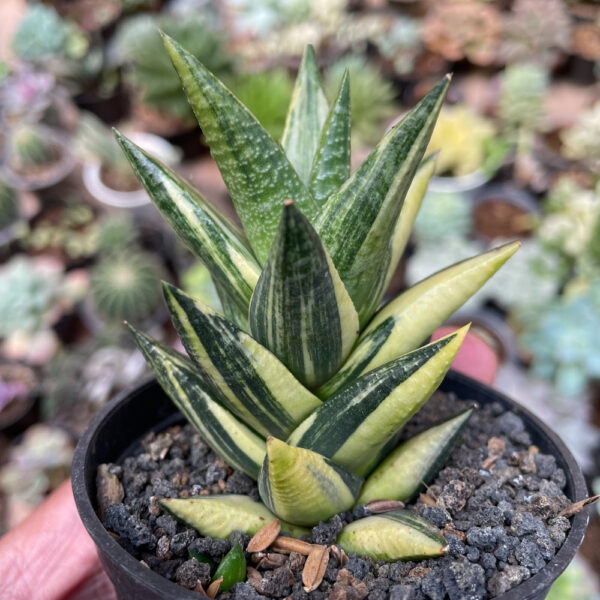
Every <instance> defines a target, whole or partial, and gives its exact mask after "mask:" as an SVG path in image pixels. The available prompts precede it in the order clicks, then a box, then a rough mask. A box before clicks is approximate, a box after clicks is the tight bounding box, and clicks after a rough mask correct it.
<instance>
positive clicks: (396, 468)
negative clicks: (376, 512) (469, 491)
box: [259, 408, 475, 504]
mask: <svg viewBox="0 0 600 600" xmlns="http://www.w3.org/2000/svg"><path fill="white" fill-rule="evenodd" d="M474 410H475V409H474V408H468V409H466V410H464V411H462V412H460V413H459V414H458V415H455V416H454V417H452V418H451V419H447V420H445V421H443V422H441V423H436V424H435V425H434V426H433V427H430V428H429V429H426V430H425V431H422V432H421V433H419V434H418V435H416V436H414V437H412V438H410V439H409V440H407V441H405V442H403V443H402V444H400V445H399V446H398V447H397V448H396V449H395V450H394V451H393V452H391V453H390V454H389V455H388V456H387V457H386V458H385V460H384V461H383V462H382V463H381V464H380V465H379V466H378V467H377V468H376V469H375V471H373V473H371V475H369V478H368V479H367V481H366V482H365V485H364V487H363V489H362V491H361V493H360V497H359V498H358V500H357V502H356V503H357V504H365V503H367V502H371V501H372V500H381V499H384V498H385V499H387V500H401V501H402V502H408V501H409V500H412V499H413V498H414V497H415V496H416V495H417V494H418V493H419V492H420V491H421V490H422V489H423V488H424V485H423V484H425V485H427V484H429V483H430V482H431V480H432V479H433V478H434V477H435V476H436V475H437V474H438V472H439V470H440V469H441V468H442V467H443V466H444V463H445V462H446V461H447V460H448V458H449V457H450V454H451V453H452V450H453V448H454V446H455V445H456V443H457V442H458V441H459V440H460V437H461V434H462V432H463V430H464V428H465V427H466V425H467V423H468V421H469V419H470V418H471V415H472V414H473V411H474ZM259 477H260V475H259Z"/></svg>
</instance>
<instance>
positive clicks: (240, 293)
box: [115, 132, 260, 314]
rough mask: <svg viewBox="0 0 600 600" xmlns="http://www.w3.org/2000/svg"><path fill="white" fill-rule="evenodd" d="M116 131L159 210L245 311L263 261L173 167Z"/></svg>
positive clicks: (214, 278) (233, 226) (232, 298)
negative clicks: (259, 259)
mask: <svg viewBox="0 0 600 600" xmlns="http://www.w3.org/2000/svg"><path fill="white" fill-rule="evenodd" d="M115 134H116V136H117V141H118V142H119V144H120V145H121V148H122V149H123V151H124V153H125V156H126V157H127V159H128V160H129V162H130V163H131V166H132V167H133V170H134V171H135V174H136V175H137V177H138V179H139V180H140V181H141V183H142V184H143V185H144V187H145V188H146V190H147V192H148V195H149V196H150V198H152V201H153V202H154V204H155V205H156V207H157V208H158V210H159V211H160V212H161V213H162V215H163V216H164V218H165V219H166V220H167V221H168V222H169V223H170V225H171V227H173V229H174V230H175V232H176V233H177V235H178V236H179V237H180V238H181V240H182V241H183V242H184V243H185V244H186V246H187V247H188V248H189V249H190V250H191V251H192V252H193V253H194V254H195V255H196V256H197V257H198V258H199V259H200V260H201V261H202V262H203V263H204V264H205V265H206V267H207V268H208V270H209V271H210V274H211V277H212V278H213V281H215V283H216V285H218V286H219V287H220V288H221V289H223V290H224V293H226V294H227V297H228V298H229V299H230V301H231V302H232V303H233V304H235V306H236V307H238V309H239V310H241V311H242V312H246V314H247V312H248V306H249V303H250V298H251V297H252V292H253V291H254V286H255V285H256V282H257V281H258V277H259V275H260V266H259V265H258V263H257V261H256V259H255V258H254V255H253V253H252V250H250V248H249V247H248V245H247V242H246V240H245V238H244V236H243V234H242V233H241V231H240V230H239V229H238V228H237V227H236V226H235V225H234V224H233V223H232V222H231V221H230V220H229V219H228V218H227V217H226V216H225V215H224V214H223V213H221V212H220V211H219V210H218V209H217V208H216V207H215V206H213V205H211V204H210V203H209V202H207V201H206V200H205V199H204V198H203V197H202V195H201V194H200V193H199V192H198V191H196V190H195V189H193V188H192V187H191V186H190V185H188V184H187V183H186V182H185V181H183V180H182V179H181V178H180V177H179V176H178V175H177V174H176V173H175V172H174V171H172V170H171V169H169V168H168V167H166V166H165V165H163V164H162V163H161V162H160V161H158V160H157V159H155V158H152V156H150V155H149V154H148V153H147V152H145V151H144V150H142V149H141V148H140V147H139V146H136V145H135V144H134V143H133V142H131V141H130V140H128V139H127V138H126V137H125V136H123V135H121V134H120V133H119V132H116V133H115Z"/></svg>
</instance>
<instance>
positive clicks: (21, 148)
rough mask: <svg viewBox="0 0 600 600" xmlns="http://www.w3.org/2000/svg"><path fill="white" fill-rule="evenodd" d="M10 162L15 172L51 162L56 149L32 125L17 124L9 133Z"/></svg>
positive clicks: (54, 157) (25, 170)
mask: <svg viewBox="0 0 600 600" xmlns="http://www.w3.org/2000/svg"><path fill="white" fill-rule="evenodd" d="M9 135H10V137H9V146H10V150H9V152H10V162H11V167H12V169H13V170H14V171H16V172H27V171H28V170H29V169H31V168H35V167H41V166H44V165H47V164H50V163H52V162H53V161H54V160H55V159H56V158H57V149H56V147H55V146H54V144H53V143H52V142H51V141H48V140H47V139H46V138H45V136H44V135H43V134H42V133H41V132H40V131H38V129H37V128H36V127H35V126H34V125H28V124H24V123H22V124H19V125H17V126H15V128H14V129H13V130H12V131H11V133H10V134H9Z"/></svg>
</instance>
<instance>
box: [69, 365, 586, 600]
mask: <svg viewBox="0 0 600 600" xmlns="http://www.w3.org/2000/svg"><path fill="white" fill-rule="evenodd" d="M440 388H441V389H442V390H444V391H445V392H454V393H456V394H457V395H458V396H459V397H460V398H463V399H465V400H474V401H476V402H477V403H479V404H482V405H483V404H488V403H491V402H500V403H501V404H503V405H504V406H506V407H508V408H510V409H511V410H513V411H514V412H515V413H516V414H517V415H518V416H520V417H521V418H522V419H523V420H524V421H525V423H526V425H527V430H528V431H529V433H530V434H531V437H532V440H533V443H534V444H535V445H537V446H538V447H539V448H540V451H541V452H543V453H548V454H553V455H554V456H555V457H556V460H557V464H558V466H559V467H561V468H562V469H563V470H564V471H565V473H566V476H567V487H566V490H565V491H566V494H567V496H569V497H570V498H572V499H574V500H575V501H577V500H582V499H584V498H586V497H587V496H588V492H587V488H586V485H585V481H584V478H583V475H582V473H581V470H580V468H579V466H578V465H577V463H576V462H575V459H574V458H573V456H572V455H571V453H570V452H569V450H568V449H567V448H566V446H565V445H564V444H563V443H562V441H561V440H560V439H559V438H558V436H557V435H556V434H555V433H554V432H553V431H552V430H550V429H549V428H548V427H547V426H546V425H544V423H542V422H541V421H540V420H539V419H538V418H537V417H535V416H534V415H533V414H532V413H530V412H529V411H527V410H526V409H525V408H523V407H522V406H520V405H519V404H517V403H516V402H514V401H513V400H511V399H509V398H507V397H506V396H504V395H502V394H500V393H499V392H496V391H495V390H493V389H492V388H489V387H487V386H485V385H483V384H481V383H479V382H477V381H474V380H472V379H470V378H469V377H466V376H464V375H461V374H459V373H455V372H452V371H451V372H450V373H449V374H448V375H447V376H446V378H445V380H444V381H443V383H442V385H441V386H440ZM180 419H181V415H180V414H179V413H178V411H177V409H176V408H175V406H174V405H173V404H172V403H171V402H170V401H169V400H168V398H167V397H166V396H165V394H164V392H163V391H162V389H161V388H160V386H159V385H158V383H157V382H156V381H155V380H151V381H148V382H146V383H144V384H142V385H141V386H139V387H136V388H135V389H133V390H129V391H126V392H124V393H123V394H121V395H120V396H118V397H117V398H115V400H113V401H112V402H111V403H110V404H108V405H107V406H106V407H104V409H103V410H102V411H101V412H100V413H98V415H96V417H94V419H93V420H92V422H91V423H90V426H89V427H88V429H87V431H86V432H85V434H84V436H83V437H82V438H81V440H80V442H79V444H78V446H77V449H76V450H75V457H74V459H73V467H72V476H71V477H72V482H73V492H74V495H75V502H76V504H77V509H78V511H79V514H80V516H81V519H82V521H83V523H84V525H85V527H86V529H87V530H88V532H89V534H90V536H91V537H92V539H93V540H94V542H95V543H96V546H97V549H98V555H99V557H100V560H101V561H102V564H103V565H104V568H105V569H106V572H107V574H108V576H109V577H110V579H111V581H112V582H113V583H114V585H115V588H116V590H117V595H118V597H119V600H164V599H165V598H169V599H171V600H194V599H195V600H198V598H199V595H198V594H196V593H193V592H190V591H188V590H185V589H183V588H182V587H181V586H178V585H177V584H175V583H172V582H171V581H168V580H167V579H165V578H163V577H161V576H159V575H158V574H156V573H154V572H153V571H151V570H150V569H148V568H147V567H144V566H143V565H142V564H140V563H139V562H138V561H137V560H136V559H135V558H133V556H131V555H130V554H128V553H127V552H126V551H125V550H124V549H123V548H121V546H119V544H118V543H117V542H116V541H115V540H114V539H113V538H112V537H111V536H110V535H109V534H108V532H107V531H106V529H105V528H104V526H103V525H102V523H101V522H100V520H99V518H98V516H97V515H96V512H95V509H96V500H95V498H96V469H97V467H98V465H99V464H102V463H106V462H117V461H119V460H120V459H121V458H122V457H124V456H127V455H128V454H130V450H131V448H132V445H133V444H132V440H133V441H134V442H135V441H137V440H139V439H140V438H141V437H143V436H144V435H145V434H146V433H148V432H149V431H150V430H155V431H160V430H162V429H165V428H166V427H168V426H169V425H171V424H173V423H174V422H177V421H179V420H180ZM588 511H589V509H588V510H585V511H582V512H581V513H579V514H578V515H575V516H574V517H573V519H572V525H571V530H570V531H569V535H568V536H567V539H566V540H565V542H564V544H563V546H562V547H561V549H560V550H559V551H558V553H557V554H556V556H555V557H554V558H553V559H552V560H551V561H550V562H549V563H548V564H547V565H546V566H545V567H544V568H543V569H542V570H541V571H540V572H539V573H537V574H536V575H534V576H533V577H531V578H530V579H528V580H527V581H525V582H523V583H522V584H520V585H519V586H517V587H516V588H514V589H512V590H510V591H509V592H507V593H506V594H503V595H502V596H497V597H496V599H495V600H543V599H544V598H545V597H546V595H547V594H548V591H549V590H550V587H551V585H552V583H553V582H554V581H555V579H556V578H557V577H558V576H559V575H560V573H562V571H563V570H564V569H565V568H566V567H567V565H568V564H569V563H570V562H571V560H572V559H573V557H574V555H575V553H576V551H577V549H578V548H579V546H580V545H581V542H582V540H583V536H584V534H585V528H586V526H587V522H588V518H589V515H588Z"/></svg>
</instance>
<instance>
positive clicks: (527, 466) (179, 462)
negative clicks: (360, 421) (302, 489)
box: [103, 392, 570, 600]
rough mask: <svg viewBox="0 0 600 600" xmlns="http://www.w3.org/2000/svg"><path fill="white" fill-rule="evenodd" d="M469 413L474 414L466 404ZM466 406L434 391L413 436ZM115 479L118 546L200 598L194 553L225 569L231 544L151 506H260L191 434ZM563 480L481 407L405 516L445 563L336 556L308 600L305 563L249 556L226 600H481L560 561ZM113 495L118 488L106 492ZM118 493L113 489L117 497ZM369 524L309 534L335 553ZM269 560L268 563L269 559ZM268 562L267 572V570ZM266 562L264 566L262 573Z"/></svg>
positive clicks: (512, 423)
mask: <svg viewBox="0 0 600 600" xmlns="http://www.w3.org/2000/svg"><path fill="white" fill-rule="evenodd" d="M471 404H472V403H471ZM468 405H469V403H467V402H464V401H461V400H458V399H457V398H455V397H454V396H452V395H447V394H444V393H441V392H437V393H436V394H435V395H434V397H433V398H432V399H431V400H430V401H429V402H428V403H427V405H426V406H425V408H424V409H422V410H421V411H420V413H419V414H418V415H416V416H415V417H414V418H413V420H412V421H411V422H410V423H409V424H408V425H407V426H406V427H405V430H404V432H403V435H404V436H405V437H410V436H412V435H414V434H415V433H418V432H419V431H421V430H422V429H424V428H425V427H427V426H429V425H431V423H433V422H434V421H436V420H439V419H440V418H445V417H447V416H451V415H453V414H455V413H457V412H458V411H459V410H461V409H463V408H465V407H466V406H468ZM108 472H109V474H110V475H109V476H110V477H113V478H114V479H115V480H117V479H118V480H119V481H120V483H121V484H122V487H123V491H124V497H122V496H120V497H117V498H116V500H120V501H115V502H114V503H112V504H110V502H111V500H110V498H108V499H104V502H105V503H107V505H106V506H104V507H103V509H104V520H103V522H104V525H105V526H106V528H107V529H109V530H110V531H112V532H114V533H115V534H116V535H117V536H118V540H119V543H120V544H121V545H122V546H123V547H124V548H125V549H126V550H127V551H128V552H130V553H131V554H132V555H133V556H135V557H136V558H137V559H139V560H141V561H143V562H144V564H146V565H147V566H148V567H149V568H151V569H152V570H154V571H156V572H157V573H159V574H160V575H162V576H164V577H167V578H168V579H170V580H172V581H175V582H177V583H178V584H180V585H182V586H184V587H186V588H188V589H194V587H196V585H197V584H198V582H200V583H202V584H203V585H204V587H206V584H207V583H208V582H209V579H210V571H209V567H208V565H206V564H201V563H198V562H197V561H196V560H195V559H190V558H189V550H196V551H199V552H201V553H203V554H206V555H209V556H211V557H212V558H213V559H214V560H215V561H219V560H220V558H221V557H222V556H223V554H225V553H226V552H227V551H228V550H229V549H230V548H231V546H232V543H233V542H234V541H235V540H236V539H241V540H242V542H244V543H246V542H247V541H248V539H249V538H248V537H246V536H241V535H240V534H233V535H232V536H231V539H229V540H213V539H210V538H204V537H201V536H200V535H199V534H198V533H197V532H195V531H193V530H191V529H187V528H186V527H185V526H184V525H182V524H180V523H178V522H177V521H176V520H175V519H173V518H172V517H170V516H169V515H166V514H163V513H162V511H161V510H160V509H159V508H158V506H157V505H156V503H155V497H161V496H163V497H164V496H166V497H180V498H186V497H190V496H195V495H203V494H219V493H235V494H248V495H249V496H251V497H252V498H254V499H258V491H257V488H256V485H255V484H254V482H253V481H252V480H251V479H249V478H248V477H246V476H245V475H243V474H241V473H239V472H236V471H233V470H232V469H230V468H229V467H227V465H225V463H223V461H222V460H221V459H220V458H218V457H217V456H216V455H215V454H214V453H213V452H212V451H210V450H209V448H208V447H207V446H206V445H205V444H204V443H203V442H202V440H201V438H200V437H199V436H198V435H197V434H196V433H194V431H193V429H192V428H191V427H190V426H189V425H185V426H183V427H173V428H171V429H169V430H166V431H164V432H162V433H160V434H159V435H157V436H154V435H150V436H149V437H148V438H146V439H145V440H144V441H143V442H142V444H141V446H140V448H139V453H138V454H136V455H135V456H131V457H129V458H127V459H125V461H124V462H123V464H122V465H109V469H108ZM565 483H566V478H565V473H564V472H563V470H562V469H560V468H558V467H557V465H556V461H555V459H554V457H553V456H549V455H544V454H541V453H539V452H538V450H537V448H535V447H533V446H532V445H531V439H530V436H529V434H528V433H527V431H526V430H525V426H524V423H523V421H522V420H521V419H520V418H519V417H517V416H516V415H514V414H513V413H510V412H505V411H504V409H503V407H502V406H501V405H499V404H494V405H490V406H486V407H483V408H480V409H479V410H477V411H476V413H475V414H474V416H473V417H472V419H471V421H470V423H469V425H468V427H467V430H466V434H465V438H464V443H463V444H462V445H460V446H459V447H458V448H456V450H455V451H454V452H453V453H452V454H451V455H450V458H449V459H448V462H447V464H446V466H445V468H444V469H443V470H442V471H441V472H440V473H439V475H438V477H437V479H436V480H435V481H434V482H433V483H432V485H431V486H430V487H429V488H428V490H427V493H426V496H427V498H426V499H425V503H424V502H423V501H422V499H419V500H418V501H417V502H415V503H413V504H411V505H409V508H411V509H412V510H415V511H416V512H417V513H418V514H419V515H421V516H422V517H424V518H426V519H428V520H429V521H431V522H432V523H433V524H434V525H436V526H437V527H439V528H440V529H442V530H443V531H442V532H443V534H444V535H445V537H446V539H447V540H448V543H449V546H450V551H449V553H448V555H446V556H444V557H442V558H438V559H433V560H425V561H420V562H396V563H384V562H381V561H380V562H377V563H376V562H373V561H371V560H370V559H366V558H360V557H358V556H356V555H353V554H351V555H350V560H349V561H348V563H347V564H345V565H343V566H342V565H340V564H338V563H337V561H336V559H335V558H334V557H333V556H332V558H331V559H330V561H329V565H328V568H327V571H326V573H325V577H324V579H323V582H322V583H321V585H320V586H319V588H318V589H317V590H315V591H313V592H311V593H309V594H307V593H306V592H304V590H303V588H302V581H301V572H302V568H303V566H304V557H303V556H300V555H297V554H291V555H289V556H287V555H285V556H283V557H282V556H281V555H272V554H270V555H267V558H268V560H265V558H264V555H260V556H259V555H247V560H248V565H249V566H253V567H254V568H255V569H256V572H253V571H251V574H252V576H251V577H249V581H248V582H246V583H240V584H237V585H236V586H234V587H233V588H232V590H230V591H229V592H227V593H225V594H222V595H221V596H220V597H222V598H231V599H232V600H241V599H254V598H292V599H293V600H304V599H311V600H319V599H325V598H331V599H332V600H362V599H363V598H367V597H368V598H369V599H371V600H484V599H486V598H493V597H495V596H498V595H500V594H502V593H504V592H506V591H507V590H509V589H511V588H512V587H514V586H515V585H518V584H519V583H521V582H522V581H524V580H525V579H527V578H529V577H531V576H532V575H534V574H535V573H537V572H538V571H539V570H540V569H541V568H542V567H543V566H544V565H545V564H546V563H547V562H548V561H549V560H550V559H551V558H552V557H553V556H554V554H555V553H556V551H557V550H558V548H559V547H560V546H561V544H562V543H563V541H564V540H565V537H566V535H567V532H568V530H569V527H570V522H569V520H568V519H566V518H564V517H558V516H557V514H558V513H559V512H560V511H561V510H562V509H564V508H565V507H566V506H568V505H569V504H570V501H569V500H568V499H567V497H566V496H565V495H564V493H563V491H562V490H563V488H564V487H565ZM107 487H108V488H110V489H112V488H111V486H107ZM112 487H114V486H112ZM362 516H365V510H364V508H362V507H358V508H357V509H355V510H354V511H353V513H349V512H348V513H342V514H340V515H336V516H335V517H333V518H332V519H331V520H330V521H329V522H327V523H321V524H319V525H318V526H317V527H314V528H313V530H312V540H309V541H313V542H314V543H318V544H333V543H334V542H335V539H336V536H337V535H338V533H339V532H340V530H341V529H342V527H343V526H344V524H345V523H348V522H350V521H352V520H354V519H356V518H360V517H362ZM269 557H270V558H269ZM261 558H262V561H261ZM259 562H260V564H259Z"/></svg>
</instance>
